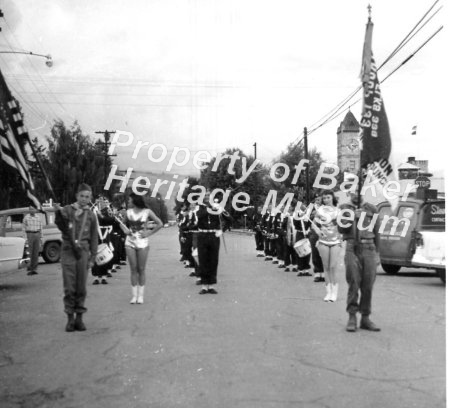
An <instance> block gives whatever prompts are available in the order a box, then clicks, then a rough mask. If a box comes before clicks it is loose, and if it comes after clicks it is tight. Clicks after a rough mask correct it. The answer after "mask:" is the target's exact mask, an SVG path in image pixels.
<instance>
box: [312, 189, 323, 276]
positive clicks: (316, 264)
mask: <svg viewBox="0 0 450 408" xmlns="http://www.w3.org/2000/svg"><path fill="white" fill-rule="evenodd" d="M321 206H322V196H321V195H320V194H315V195H314V209H313V211H312V212H311V216H310V217H311V219H312V220H313V222H319V221H318V219H317V220H315V217H316V214H317V211H318V210H319V208H320V207H321ZM318 240H319V235H318V234H317V232H316V230H315V229H314V228H311V231H310V233H309V242H310V243H311V260H312V264H313V268H314V282H325V278H324V277H323V264H322V258H321V257H320V254H319V250H318V249H317V246H316V244H317V241H318Z"/></svg>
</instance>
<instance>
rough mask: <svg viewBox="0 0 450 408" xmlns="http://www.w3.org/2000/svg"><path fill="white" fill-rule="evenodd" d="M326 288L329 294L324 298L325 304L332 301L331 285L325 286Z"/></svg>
mask: <svg viewBox="0 0 450 408" xmlns="http://www.w3.org/2000/svg"><path fill="white" fill-rule="evenodd" d="M325 288H326V290H327V294H326V296H325V297H324V298H323V300H324V301H325V302H329V301H330V299H331V283H327V284H326V285H325Z"/></svg>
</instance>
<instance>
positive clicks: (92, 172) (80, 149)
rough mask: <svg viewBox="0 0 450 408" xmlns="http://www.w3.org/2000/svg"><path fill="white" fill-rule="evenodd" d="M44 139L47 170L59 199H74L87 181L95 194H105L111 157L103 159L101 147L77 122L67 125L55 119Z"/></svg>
mask: <svg viewBox="0 0 450 408" xmlns="http://www.w3.org/2000/svg"><path fill="white" fill-rule="evenodd" d="M47 141H48V145H49V146H48V153H47V158H48V162H47V166H48V168H47V172H48V175H49V178H50V181H51V183H52V186H53V189H54V191H55V194H56V197H57V200H58V201H59V202H61V203H68V202H71V201H73V200H74V199H75V194H76V189H77V187H78V185H79V184H80V183H87V184H89V185H90V186H91V187H92V190H93V194H94V196H96V195H98V194H103V195H105V191H104V190H103V186H104V179H105V174H108V173H109V170H110V168H111V159H110V158H109V157H108V158H107V160H105V159H104V154H103V153H104V152H103V148H102V147H99V146H96V145H95V144H94V143H93V141H92V140H91V138H90V137H89V136H88V135H85V134H83V132H82V131H81V128H80V126H79V124H78V123H77V122H76V121H75V122H74V123H73V125H72V126H71V127H70V128H68V127H66V126H65V124H64V122H63V121H61V120H57V121H55V123H54V125H53V127H52V129H51V135H50V137H48V138H47ZM106 195H109V194H106Z"/></svg>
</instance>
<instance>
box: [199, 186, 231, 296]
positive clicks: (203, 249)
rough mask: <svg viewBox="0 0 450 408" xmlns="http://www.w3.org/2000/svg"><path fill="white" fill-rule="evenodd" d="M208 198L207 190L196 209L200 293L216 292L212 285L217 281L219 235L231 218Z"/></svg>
mask: <svg viewBox="0 0 450 408" xmlns="http://www.w3.org/2000/svg"><path fill="white" fill-rule="evenodd" d="M209 198H210V193H209V192H207V193H206V194H205V198H204V200H203V203H201V204H200V205H199V209H198V211H197V220H198V222H197V226H198V237H197V250H198V260H199V273H200V279H201V281H200V283H201V285H202V289H201V290H200V292H199V294H200V295H204V294H206V293H212V294H216V293H217V291H216V289H214V287H213V286H214V285H215V284H216V283H217V266H218V264H219V250H220V237H221V236H222V234H223V231H224V230H225V229H226V228H227V225H226V223H228V222H230V220H231V217H230V215H229V214H228V213H227V212H226V211H225V210H224V209H223V208H221V207H220V206H219V205H218V204H216V203H211V202H210V199H209ZM222 220H223V221H222Z"/></svg>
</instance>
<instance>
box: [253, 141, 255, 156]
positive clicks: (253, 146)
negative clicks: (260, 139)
mask: <svg viewBox="0 0 450 408" xmlns="http://www.w3.org/2000/svg"><path fill="white" fill-rule="evenodd" d="M253 147H254V148H255V160H256V142H255V143H253Z"/></svg>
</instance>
